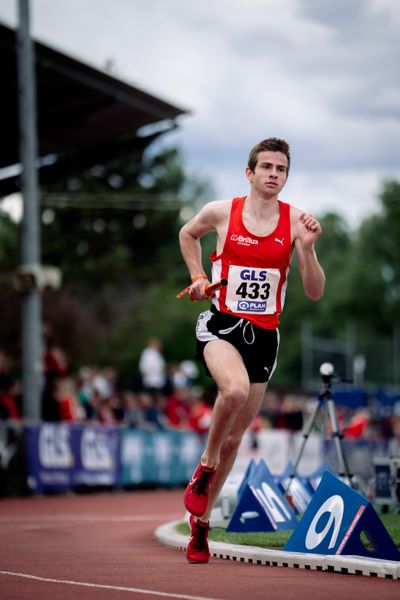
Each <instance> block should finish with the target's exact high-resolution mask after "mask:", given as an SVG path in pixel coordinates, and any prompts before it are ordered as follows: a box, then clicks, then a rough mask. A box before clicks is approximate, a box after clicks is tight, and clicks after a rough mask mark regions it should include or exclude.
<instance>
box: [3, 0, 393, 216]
mask: <svg viewBox="0 0 400 600" xmlns="http://www.w3.org/2000/svg"><path fill="white" fill-rule="evenodd" d="M17 7H18V0H1V1H0V20H1V21H2V22H3V23H5V24H6V25H11V26H15V24H16V22H17ZM31 23H32V33H33V36H34V37H35V38H36V39H38V40H40V41H41V42H43V43H45V44H47V45H50V46H52V47H54V48H56V49H58V50H60V51H62V52H65V53H66V54H70V55H72V56H74V57H75V58H78V59H80V60H82V61H84V62H87V63H89V64H91V65H92V66H95V67H97V68H104V67H105V65H106V63H107V61H110V60H112V61H113V65H114V69H115V72H114V74H115V75H116V76H117V77H119V78H120V79H123V80H125V81H127V82H128V83H132V84H134V85H136V86H138V87H140V88H142V89H144V90H145V91H147V92H149V93H153V94H155V95H156V96H158V97H160V98H163V99H165V100H167V101H170V102H172V103H174V104H176V105H177V106H179V107H183V108H187V109H189V110H190V111H191V114H190V115H188V116H185V117H182V118H181V119H180V128H179V130H178V131H177V132H176V133H173V134H169V135H168V136H165V142H166V143H171V144H178V145H179V146H180V147H181V148H182V149H183V152H184V157H185V164H186V167H187V169H188V171H189V172H190V173H191V174H193V175H196V176H199V177H203V178H207V179H208V180H210V181H211V182H212V183H213V187H214V189H215V196H214V197H212V198H210V200H213V199H215V198H221V199H224V198H229V197H232V196H234V195H240V194H245V193H246V192H247V190H248V186H247V180H246V178H245V175H244V169H245V165H246V159H247V155H248V151H249V150H250V148H251V147H252V146H253V145H254V144H255V143H256V142H258V141H260V140H261V139H263V138H265V137H270V136H276V137H284V138H285V139H287V140H288V141H289V143H290V144H291V148H292V165H293V166H292V172H291V174H290V178H289V182H288V184H287V186H286V189H285V190H284V191H283V193H282V196H281V197H282V199H283V200H286V201H288V202H290V203H292V204H295V205H296V206H298V207H300V208H303V209H305V210H307V211H310V212H312V213H314V214H315V215H322V214H323V213H325V212H326V211H328V210H335V211H336V212H338V213H340V214H341V215H342V216H343V217H344V218H345V219H346V220H347V221H348V222H349V224H350V225H351V226H352V227H356V226H357V224H358V223H359V221H360V220H361V219H362V218H364V217H365V216H367V215H369V214H371V212H375V211H376V210H377V209H378V206H379V203H378V201H377V195H378V191H379V189H380V187H381V183H382V181H383V180H385V179H387V178H390V177H395V178H400V162H399V157H400V119H399V117H400V75H399V73H400V68H399V64H400V1H399V0H334V1H332V0H201V2H191V1H190V0H112V1H110V0H67V1H66V0H31Z"/></svg>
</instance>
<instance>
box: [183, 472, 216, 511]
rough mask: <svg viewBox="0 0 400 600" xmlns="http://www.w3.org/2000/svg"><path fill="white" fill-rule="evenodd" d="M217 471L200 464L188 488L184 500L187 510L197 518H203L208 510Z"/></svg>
mask: <svg viewBox="0 0 400 600" xmlns="http://www.w3.org/2000/svg"><path fill="white" fill-rule="evenodd" d="M215 471H216V469H214V468H212V467H203V465H202V464H201V463H199V464H198V465H197V468H196V470H195V472H194V474H193V477H192V479H191V480H190V481H189V485H188V486H187V488H186V491H185V495H184V498H183V500H184V503H185V507H186V510H187V511H188V512H190V513H191V514H192V515H195V516H196V517H201V516H202V515H204V513H205V512H206V510H207V505H208V493H209V491H210V485H211V481H212V478H213V476H214V473H215Z"/></svg>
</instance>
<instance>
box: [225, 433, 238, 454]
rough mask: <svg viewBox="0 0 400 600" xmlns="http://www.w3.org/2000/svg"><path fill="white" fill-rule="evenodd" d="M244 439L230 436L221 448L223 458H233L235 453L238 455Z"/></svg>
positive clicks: (233, 435)
mask: <svg viewBox="0 0 400 600" xmlns="http://www.w3.org/2000/svg"><path fill="white" fill-rule="evenodd" d="M242 437H243V436H242V435H235V434H230V435H228V437H227V438H226V440H225V441H224V443H223V445H222V448H221V457H223V456H224V455H226V456H231V455H232V454H233V453H236V452H237V451H238V449H239V446H240V443H241V441H242Z"/></svg>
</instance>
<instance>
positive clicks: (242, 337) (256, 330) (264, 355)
mask: <svg viewBox="0 0 400 600" xmlns="http://www.w3.org/2000/svg"><path fill="white" fill-rule="evenodd" d="M196 338H197V346H196V358H197V359H198V360H199V361H200V362H202V363H203V365H204V366H205V368H206V372H207V375H210V372H209V370H208V368H207V364H206V362H205V360H204V348H205V346H206V344H207V343H208V342H210V341H211V340H218V339H219V340H225V341H227V342H229V343H230V344H232V346H234V347H235V348H236V350H238V352H239V354H240V355H241V357H242V358H243V362H244V364H245V367H246V369H247V372H248V374H249V379H250V381H251V382H252V383H259V382H265V381H269V379H270V377H271V375H272V373H273V372H274V371H275V367H276V363H277V357H278V349H279V330H278V329H263V328H262V327H257V325H254V324H253V323H250V321H247V320H246V319H243V318H242V317H237V316H235V315H230V314H228V313H223V312H220V311H218V310H217V309H216V308H215V307H214V306H212V307H211V309H210V310H206V311H205V312H202V313H201V314H200V315H199V318H198V319H197V324H196Z"/></svg>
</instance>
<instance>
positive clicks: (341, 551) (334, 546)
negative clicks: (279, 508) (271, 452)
mask: <svg viewBox="0 0 400 600" xmlns="http://www.w3.org/2000/svg"><path fill="white" fill-rule="evenodd" d="M362 534H364V535H365V537H366V539H367V540H368V546H366V545H364V543H363V541H362V540H361V535H362ZM284 550H286V551H291V552H307V553H315V554H327V555H349V554H350V555H358V556H367V557H370V558H382V559H386V560H400V552H399V550H398V548H397V546H396V545H395V543H394V542H393V540H392V538H391V537H390V535H389V533H388V532H387V530H386V529H385V527H384V525H383V523H382V521H381V520H380V518H379V515H378V514H377V512H376V511H375V509H374V507H373V506H372V504H371V503H370V502H369V501H368V500H367V498H365V497H364V496H362V495H361V494H359V493H358V492H356V491H355V490H353V489H352V488H350V487H349V486H348V485H346V484H345V483H343V482H342V481H341V480H340V479H339V478H338V477H336V476H335V475H332V474H331V473H328V472H326V473H324V475H323V477H322V480H321V483H320V484H319V486H318V489H317V491H316V492H315V494H314V496H313V498H312V500H311V502H310V504H309V505H308V507H307V510H306V511H305V513H304V515H303V517H302V519H301V521H300V523H299V524H298V526H297V528H296V529H295V531H294V532H293V534H292V535H291V537H290V538H289V540H288V542H287V544H286V546H285V548H284Z"/></svg>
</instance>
